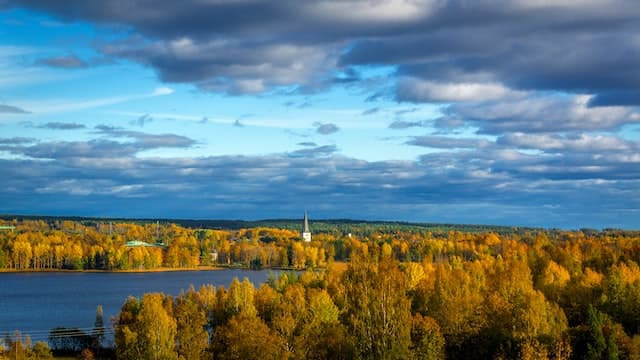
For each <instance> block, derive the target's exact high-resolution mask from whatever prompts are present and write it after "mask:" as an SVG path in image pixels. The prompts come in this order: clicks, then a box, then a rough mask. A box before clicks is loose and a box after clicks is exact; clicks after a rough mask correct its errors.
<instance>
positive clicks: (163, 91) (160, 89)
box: [151, 86, 174, 96]
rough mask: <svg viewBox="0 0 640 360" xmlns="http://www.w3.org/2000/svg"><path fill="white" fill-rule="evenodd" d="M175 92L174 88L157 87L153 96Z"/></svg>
mask: <svg viewBox="0 0 640 360" xmlns="http://www.w3.org/2000/svg"><path fill="white" fill-rule="evenodd" d="M173 93H174V90H173V89H172V88H170V87H166V86H163V87H158V88H155V89H154V90H153V92H152V93H151V96H164V95H171V94H173Z"/></svg>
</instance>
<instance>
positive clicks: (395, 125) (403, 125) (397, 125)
mask: <svg viewBox="0 0 640 360" xmlns="http://www.w3.org/2000/svg"><path fill="white" fill-rule="evenodd" d="M425 124H426V122H424V121H404V120H396V121H394V122H392V123H391V124H389V129H394V130H399V129H408V128H411V127H421V126H425Z"/></svg>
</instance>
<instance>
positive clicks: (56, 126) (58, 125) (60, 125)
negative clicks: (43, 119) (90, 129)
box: [38, 122, 86, 130]
mask: <svg viewBox="0 0 640 360" xmlns="http://www.w3.org/2000/svg"><path fill="white" fill-rule="evenodd" d="M38 127H39V128H42V129H50V130H78V129H84V128H86V126H84V125H83V124H77V123H64V122H48V123H46V124H43V125H40V126H38Z"/></svg>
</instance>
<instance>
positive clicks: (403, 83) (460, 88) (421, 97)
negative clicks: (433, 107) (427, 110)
mask: <svg viewBox="0 0 640 360" xmlns="http://www.w3.org/2000/svg"><path fill="white" fill-rule="evenodd" d="M524 95H525V92H522V91H514V90H511V89H509V88H508V87H505V86H504V85H502V84H499V83H495V82H493V83H492V82H489V83H471V82H461V83H443V82H435V81H429V80H420V79H417V78H413V77H405V78H402V79H400V80H399V81H398V98H399V100H405V101H418V102H423V101H427V102H460V101H487V100H499V99H504V98H507V97H509V98H513V97H522V96H524Z"/></svg>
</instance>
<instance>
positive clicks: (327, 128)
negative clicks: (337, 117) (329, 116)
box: [314, 123, 340, 135]
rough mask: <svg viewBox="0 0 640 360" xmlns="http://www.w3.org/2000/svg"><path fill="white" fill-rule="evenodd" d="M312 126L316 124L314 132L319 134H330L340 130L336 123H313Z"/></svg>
mask: <svg viewBox="0 0 640 360" xmlns="http://www.w3.org/2000/svg"><path fill="white" fill-rule="evenodd" d="M314 126H316V132H317V133H318V134H321V135H330V134H333V133H336V132H338V131H339V130H340V128H339V127H338V126H337V125H336V124H331V123H326V124H321V123H315V124H314Z"/></svg>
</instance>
